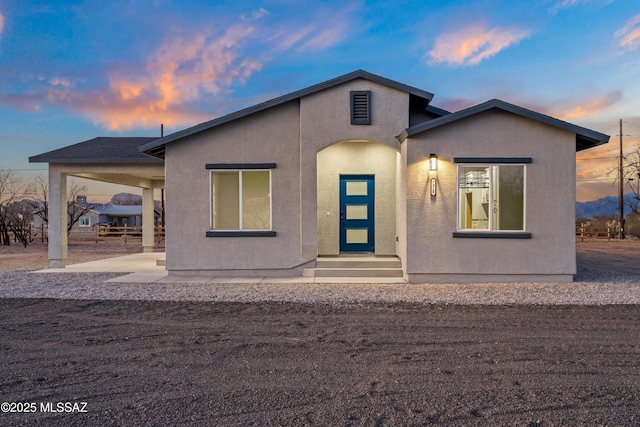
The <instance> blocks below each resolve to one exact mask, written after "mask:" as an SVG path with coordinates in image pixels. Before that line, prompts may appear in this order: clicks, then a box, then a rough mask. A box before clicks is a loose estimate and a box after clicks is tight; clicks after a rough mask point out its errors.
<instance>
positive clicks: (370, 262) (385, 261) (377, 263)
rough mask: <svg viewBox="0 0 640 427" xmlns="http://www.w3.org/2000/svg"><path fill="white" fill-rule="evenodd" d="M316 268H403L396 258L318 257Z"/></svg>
mask: <svg viewBox="0 0 640 427" xmlns="http://www.w3.org/2000/svg"><path fill="white" fill-rule="evenodd" d="M316 268H402V263H401V262H400V260H399V259H398V258H396V257H318V259H316Z"/></svg>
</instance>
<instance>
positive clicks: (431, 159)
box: [429, 153, 438, 172]
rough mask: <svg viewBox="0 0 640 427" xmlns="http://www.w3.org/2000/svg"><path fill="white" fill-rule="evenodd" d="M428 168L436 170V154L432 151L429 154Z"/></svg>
mask: <svg viewBox="0 0 640 427" xmlns="http://www.w3.org/2000/svg"><path fill="white" fill-rule="evenodd" d="M429 170H430V171H433V172H435V171H437V170H438V156H436V155H435V154H433V153H431V154H429Z"/></svg>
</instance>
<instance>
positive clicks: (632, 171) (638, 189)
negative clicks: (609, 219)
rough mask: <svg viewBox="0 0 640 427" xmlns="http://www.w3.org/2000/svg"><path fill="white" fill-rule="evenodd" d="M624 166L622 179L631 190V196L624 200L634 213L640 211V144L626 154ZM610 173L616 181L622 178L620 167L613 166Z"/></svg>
mask: <svg viewBox="0 0 640 427" xmlns="http://www.w3.org/2000/svg"><path fill="white" fill-rule="evenodd" d="M623 160H624V164H623V166H622V180H623V184H624V185H625V187H626V188H627V189H628V190H630V192H631V197H626V198H624V200H623V203H624V205H626V206H628V207H629V209H631V212H632V213H640V145H636V147H635V151H632V152H631V153H628V154H626V155H625V156H624V159H623ZM607 174H608V175H615V177H616V178H615V179H616V183H618V182H619V181H618V180H619V179H620V170H619V168H618V167H616V168H612V169H611V170H610V171H609V172H608V173H607Z"/></svg>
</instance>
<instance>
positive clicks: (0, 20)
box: [0, 12, 4, 36]
mask: <svg viewBox="0 0 640 427" xmlns="http://www.w3.org/2000/svg"><path fill="white" fill-rule="evenodd" d="M2 30H4V16H3V15H2V12H0V36H1V35H2Z"/></svg>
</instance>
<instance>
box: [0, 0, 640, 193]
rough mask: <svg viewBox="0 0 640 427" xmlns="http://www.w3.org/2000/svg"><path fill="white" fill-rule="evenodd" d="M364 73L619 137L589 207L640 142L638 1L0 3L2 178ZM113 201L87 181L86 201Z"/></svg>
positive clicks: (594, 180)
mask: <svg viewBox="0 0 640 427" xmlns="http://www.w3.org/2000/svg"><path fill="white" fill-rule="evenodd" d="M360 68H361V69H365V70H367V71H370V72H372V73H376V74H379V75H382V76H384V77H388V78H390V79H393V80H397V81H399V82H402V83H406V84H409V85H411V86H415V87H418V88H421V89H425V90H428V91H430V92H432V93H434V94H435V97H434V99H433V102H432V104H433V105H435V106H438V107H441V108H445V109H448V110H450V111H457V110H459V109H462V108H465V107H468V106H471V105H474V104H477V103H480V102H484V101H486V100H488V99H492V98H499V99H502V100H505V101H507V102H512V103H515V104H517V105H521V106H523V107H526V108H531V109H534V110H536V111H539V112H542V113H545V114H549V115H552V116H554V117H557V118H560V119H563V120H567V121H570V122H572V123H576V124H578V125H581V126H585V127H588V128H591V129H594V130H597V131H599V132H603V133H606V134H609V135H611V137H612V138H611V142H610V143H609V144H607V145H606V146H604V147H601V148H597V149H593V150H587V151H585V152H582V153H579V154H578V175H577V183H578V184H577V185H578V199H579V200H591V199H595V198H597V197H600V196H602V195H605V194H616V188H615V187H614V186H613V181H612V178H611V177H610V176H607V174H606V172H607V171H608V170H609V169H610V168H613V167H615V165H616V155H617V154H616V153H617V149H618V136H617V135H618V134H619V131H618V128H619V124H618V122H619V120H620V119H623V120H624V124H623V126H624V128H623V133H624V135H625V136H624V141H625V151H632V150H633V149H634V148H635V146H636V145H637V144H638V143H640V137H639V136H640V78H639V77H640V3H638V2H637V1H631V0H625V1H621V0H617V1H616V0H539V1H532V2H517V1H497V0H493V1H492V0H485V1H450V2H448V1H442V0H440V1H408V0H405V1H403V0H397V1H391V2H390V1H386V0H385V1H349V0H341V1H318V2H308V1H303V0H274V1H263V2H252V1H243V0H236V1H224V0H223V1H216V2H211V1H188V0H180V1H177V0H176V1H171V0H155V1H152V0H149V1H144V0H114V1H104V2H102V1H79V0H76V1H64V0H57V1H29V0H0V169H13V170H17V171H18V172H19V173H20V174H23V175H24V176H25V177H30V176H33V175H34V174H45V173H46V171H43V170H37V169H42V168H44V167H45V166H46V165H44V164H29V163H28V161H27V159H28V157H29V156H32V155H35V154H39V153H42V152H45V151H49V150H52V149H55V148H59V147H62V146H66V145H69V144H72V143H76V142H80V141H84V140H87V139H91V138H93V137H95V136H155V135H159V132H160V123H164V126H165V134H168V133H172V132H175V131H178V130H180V129H183V128H185V127H188V126H191V125H194V124H198V123H200V122H203V121H205V120H209V119H212V118H215V117H217V116H220V115H223V114H226V113H229V112H231V111H234V110H237V109H240V108H243V107H246V106H249V105H252V104H255V103H258V102H261V101H264V100H267V99H270V98H273V97H276V96H279V95H282V94H285V93H288V92H291V91H294V90H297V89H301V88H304V87H307V86H310V85H312V84H315V83H319V82H321V81H324V80H328V79H330V78H333V77H336V76H339V75H342V74H345V73H348V72H351V71H353V70H356V69H360ZM105 191H107V192H109V191H112V190H111V189H108V190H107V189H103V188H101V187H100V186H95V185H92V186H91V189H90V191H89V198H90V199H92V198H100V197H104V196H105V194H104V192H105Z"/></svg>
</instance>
